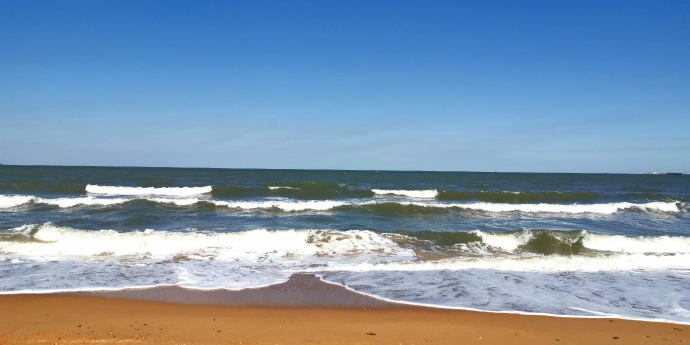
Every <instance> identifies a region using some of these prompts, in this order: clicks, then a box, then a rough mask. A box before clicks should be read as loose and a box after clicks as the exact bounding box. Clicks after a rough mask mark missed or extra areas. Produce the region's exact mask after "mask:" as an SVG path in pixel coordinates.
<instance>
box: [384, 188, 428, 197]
mask: <svg viewBox="0 0 690 345" xmlns="http://www.w3.org/2000/svg"><path fill="white" fill-rule="evenodd" d="M371 191H372V192H374V194H379V195H399V196H407V197H410V198H435V197H436V195H438V191H437V190H436V189H427V190H388V189H372V190H371Z"/></svg>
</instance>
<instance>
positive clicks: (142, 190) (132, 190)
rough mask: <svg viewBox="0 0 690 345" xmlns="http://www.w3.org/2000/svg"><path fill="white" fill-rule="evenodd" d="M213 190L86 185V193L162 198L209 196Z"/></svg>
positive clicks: (207, 188)
mask: <svg viewBox="0 0 690 345" xmlns="http://www.w3.org/2000/svg"><path fill="white" fill-rule="evenodd" d="M212 190H213V187H212V186H203V187H127V186H99V185H92V184H88V185H86V192H87V193H91V194H99V195H131V196H144V195H160V196H178V197H184V196H194V195H200V194H208V193H211V192H212Z"/></svg>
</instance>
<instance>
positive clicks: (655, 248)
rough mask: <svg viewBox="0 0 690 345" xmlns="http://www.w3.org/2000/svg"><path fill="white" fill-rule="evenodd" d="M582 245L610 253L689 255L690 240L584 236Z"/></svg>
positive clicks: (669, 237) (598, 235) (683, 238)
mask: <svg viewBox="0 0 690 345" xmlns="http://www.w3.org/2000/svg"><path fill="white" fill-rule="evenodd" d="M583 244H584V246H585V247H586V248H590V249H596V250H602V251H611V252H622V253H640V254H642V253H656V254H664V253H682V254H690V238H688V237H673V236H659V237H646V236H640V237H629V236H621V235H601V234H586V235H585V237H584V240H583Z"/></svg>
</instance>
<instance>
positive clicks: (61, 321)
mask: <svg viewBox="0 0 690 345" xmlns="http://www.w3.org/2000/svg"><path fill="white" fill-rule="evenodd" d="M201 296H206V297H204V298H202V297H201ZM251 296H254V297H253V298H254V299H252V297H251ZM261 296H264V297H265V298H266V299H265V301H266V303H263V305H262V303H260V302H259V298H260V297H261ZM307 296H312V297H315V298H313V299H311V301H314V302H313V303H309V302H308V300H307V299H306V297H307ZM242 298H245V299H246V301H245V304H248V305H242V304H243V303H241V299H242ZM280 298H283V300H285V301H288V300H289V301H293V302H290V303H284V304H280V303H276V301H279V300H280ZM337 300H340V301H341V302H334V301H337ZM222 301H226V302H227V303H223V302H222ZM329 301H330V302H329ZM372 301H376V300H374V299H370V298H369V297H368V296H363V295H359V294H356V293H354V292H352V291H349V290H347V289H344V288H342V287H338V286H336V285H333V284H327V283H323V282H321V281H320V280H318V279H316V278H314V277H313V276H306V275H305V276H298V277H296V278H294V279H292V280H291V281H289V282H288V283H284V284H279V285H276V286H272V287H267V288H261V289H253V290H245V291H244V292H236V291H225V292H223V291H191V290H185V289H181V288H173V289H171V288H167V289H161V288H154V289H143V290H130V291H127V292H122V291H121V292H112V291H111V292H99V293H95V292H92V293H89V295H83V294H82V295H65V294H23V295H3V296H0V305H1V306H2V314H1V316H0V344H131V343H141V344H309V343H313V344H460V343H462V344H509V343H510V344H616V343H621V344H677V343H684V342H690V326H688V325H678V324H672V323H661V322H640V321H628V320H621V319H608V318H604V319H582V318H560V317H548V316H526V315H515V314H500V313H486V312H473V311H459V310H444V309H432V308H421V307H410V306H400V305H395V304H390V303H382V304H372V305H369V306H367V303H369V302H372ZM173 302H175V303H173ZM297 303H300V304H302V305H303V306H297V305H298V304H297ZM222 304H224V305H222ZM251 304H253V305H254V306H251ZM348 304H349V305H350V306H349V307H348V306H347V305H348Z"/></svg>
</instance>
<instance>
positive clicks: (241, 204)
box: [211, 199, 350, 212]
mask: <svg viewBox="0 0 690 345" xmlns="http://www.w3.org/2000/svg"><path fill="white" fill-rule="evenodd" d="M211 203H213V204H214V205H217V206H226V207H228V208H239V209H243V210H257V209H263V210H267V209H274V208H275V209H280V210H282V211H286V212H296V211H308V210H312V211H327V210H330V209H333V208H336V207H339V206H343V205H348V204H350V203H348V202H343V201H333V200H304V201H303V200H290V199H281V200H262V201H220V200H212V201H211Z"/></svg>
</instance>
